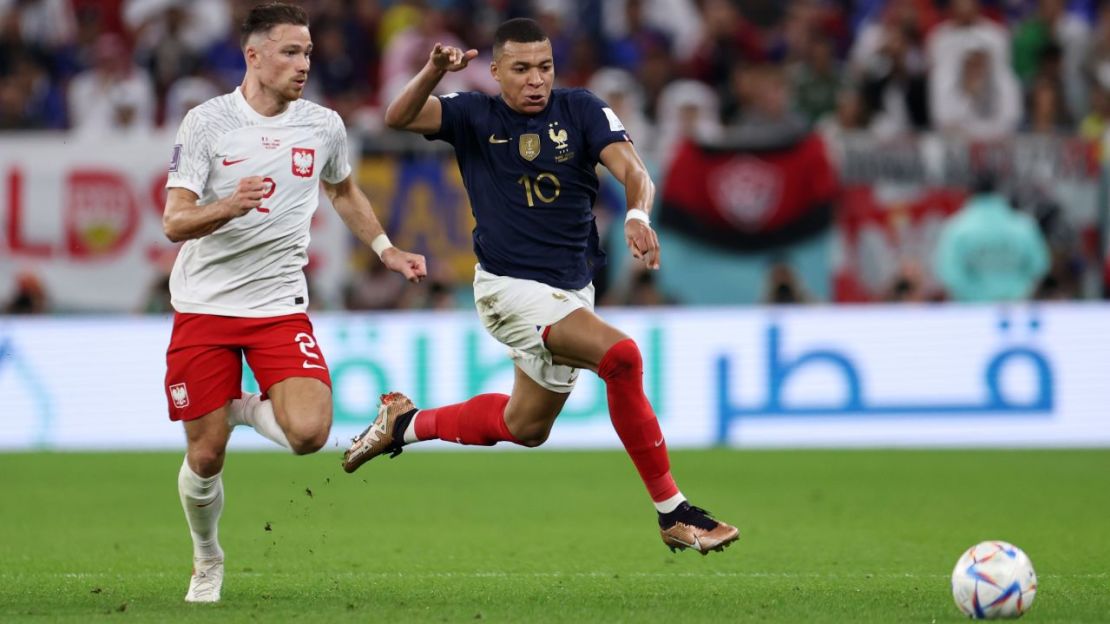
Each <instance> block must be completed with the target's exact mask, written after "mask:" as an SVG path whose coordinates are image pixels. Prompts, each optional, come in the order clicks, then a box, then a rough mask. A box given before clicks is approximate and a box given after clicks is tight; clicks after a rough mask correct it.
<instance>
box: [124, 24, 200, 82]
mask: <svg viewBox="0 0 1110 624" xmlns="http://www.w3.org/2000/svg"><path fill="white" fill-rule="evenodd" d="M156 19H158V20H160V23H159V27H158V28H157V30H158V31H159V36H158V38H157V39H156V40H154V41H149V42H147V43H146V45H144V46H141V47H139V48H137V49H136V50H135V57H136V62H137V63H138V64H139V65H140V66H141V67H143V68H145V69H146V70H147V72H148V73H149V74H150V76H151V78H152V80H153V81H154V91H155V94H156V96H157V97H158V99H159V101H164V98H165V96H166V92H167V91H168V90H169V88H170V85H171V84H172V83H173V82H174V81H175V80H177V78H178V77H179V76H183V75H187V74H190V73H192V71H193V68H194V67H196V66H197V64H198V63H199V61H200V51H201V48H197V49H193V46H192V45H191V44H190V43H188V42H187V41H186V40H185V30H186V29H187V28H188V25H189V20H190V15H189V13H188V12H187V11H186V8H185V6H183V5H180V4H176V3H169V4H167V5H166V6H165V8H164V9H163V11H162V13H161V14H160V15H158V16H157V18H156ZM147 28H151V29H153V26H147ZM141 34H142V33H140V35H141Z"/></svg>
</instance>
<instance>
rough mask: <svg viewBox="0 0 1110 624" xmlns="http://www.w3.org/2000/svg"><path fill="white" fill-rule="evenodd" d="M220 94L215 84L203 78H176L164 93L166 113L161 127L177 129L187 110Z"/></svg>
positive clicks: (194, 76) (195, 76)
mask: <svg viewBox="0 0 1110 624" xmlns="http://www.w3.org/2000/svg"><path fill="white" fill-rule="evenodd" d="M222 93H223V92H222V91H221V90H220V89H219V87H217V86H216V84H215V83H213V82H212V81H211V80H209V79H208V78H205V77H203V76H197V75H192V76H182V77H181V78H178V79H177V80H175V81H174V82H173V84H171V85H170V88H169V89H168V90H167V92H166V113H165V116H164V118H163V121H162V125H163V126H164V127H166V128H176V127H178V126H179V125H181V120H182V119H184V118H185V113H187V112H189V109H191V108H193V107H195V106H197V105H199V104H202V103H204V102H206V101H208V100H210V99H212V98H214V97H216V96H217V95H221V94H222Z"/></svg>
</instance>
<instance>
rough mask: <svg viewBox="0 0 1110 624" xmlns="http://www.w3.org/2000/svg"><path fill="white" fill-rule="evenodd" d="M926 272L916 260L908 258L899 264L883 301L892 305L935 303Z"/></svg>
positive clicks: (934, 296)
mask: <svg viewBox="0 0 1110 624" xmlns="http://www.w3.org/2000/svg"><path fill="white" fill-rule="evenodd" d="M927 284H928V280H927V278H926V275H925V270H924V269H923V268H922V266H921V265H920V264H919V263H918V262H917V261H915V260H913V259H910V258H907V259H903V260H902V261H901V262H899V263H898V270H897V271H895V273H894V277H893V279H891V280H890V283H889V285H888V286H887V287H886V289H885V291H884V293H883V301H887V302H891V303H923V302H926V301H933V300H934V299H936V295H934V294H932V293H931V292H930V289H929V287H928V285H927Z"/></svg>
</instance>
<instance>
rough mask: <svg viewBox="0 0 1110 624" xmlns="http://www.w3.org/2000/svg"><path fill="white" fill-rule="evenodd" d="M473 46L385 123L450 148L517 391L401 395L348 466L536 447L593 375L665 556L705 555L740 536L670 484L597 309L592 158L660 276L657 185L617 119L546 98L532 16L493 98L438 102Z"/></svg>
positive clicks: (621, 342)
mask: <svg viewBox="0 0 1110 624" xmlns="http://www.w3.org/2000/svg"><path fill="white" fill-rule="evenodd" d="M477 54H478V52H477V51H476V50H468V51H465V52H464V51H462V50H460V49H458V48H453V47H446V46H442V45H440V44H438V43H437V44H436V45H435V48H434V49H433V50H432V52H431V54H430V58H429V60H428V62H427V64H425V66H424V67H423V69H421V70H420V72H419V73H418V74H417V75H416V76H415V77H414V78H413V79H412V80H411V81H410V82H409V83H408V85H407V86H406V87H405V88H404V90H403V91H402V92H401V93H400V94H399V95H398V96H397V98H396V99H395V100H394V101H393V102H392V103H391V104H390V106H389V109H388V110H387V111H386V116H385V120H386V123H387V124H389V126H390V127H392V128H395V129H403V130H409V131H412V132H417V133H420V134H423V135H425V137H426V138H428V139H429V140H443V141H447V142H448V143H450V144H452V145H453V146H454V147H455V154H456V156H457V158H458V163H459V169H460V171H461V172H462V177H463V182H464V185H465V186H466V190H467V193H468V195H469V197H470V204H471V208H472V209H473V211H474V218H475V221H476V222H477V226H476V227H475V229H474V251H475V253H476V255H477V257H478V262H479V265H478V267H477V270H476V275H475V278H474V297H475V301H476V303H477V307H478V315H479V316H480V317H481V320H482V323H483V324H484V325H485V327H486V329H487V330H488V331H489V332H490V334H492V335H493V336H494V337H495V338H496V339H497V340H499V341H500V342H502V343H503V344H505V345H506V346H508V347H509V348H510V349H511V353H512V357H513V360H514V363H515V365H516V366H515V378H514V383H513V391H512V395H511V396H506V395H504V394H483V395H479V396H475V397H473V398H471V399H470V400H468V401H466V402H464V403H459V404H456V405H448V406H445V407H439V408H436V409H421V410H418V409H417V408H416V406H414V405H413V404H412V402H411V401H410V400H409V399H408V398H407V397H406V396H404V395H403V394H400V393H397V392H394V393H390V394H387V395H384V396H383V397H382V405H381V407H380V408H379V410H378V416H377V419H376V420H375V421H374V422H373V423H372V424H371V425H370V426H369V427H368V428H367V429H366V431H364V432H363V433H362V434H360V435H359V436H358V437H356V438H355V439H354V440H353V442H352V444H351V447H350V448H349V449H348V450H347V452H346V453H345V454H344V457H343V467H344V469H345V470H346V471H347V472H353V471H354V470H356V469H357V468H358V467H359V466H361V465H362V464H363V463H365V462H367V461H369V460H370V459H372V458H374V457H376V456H378V455H381V454H383V453H391V454H392V456H396V455H397V454H399V453H400V452H401V448H402V446H403V445H405V444H411V443H413V442H418V441H420V440H428V439H434V438H438V439H440V440H445V441H447V442H453V443H457V444H476V445H486V446H488V445H492V444H496V443H497V442H500V441H507V442H512V443H515V444H520V445H523V446H529V447H535V446H539V445H540V444H543V442H544V440H546V439H547V437H548V434H549V433H550V431H551V427H552V425H553V424H554V423H555V418H556V417H557V416H558V415H559V412H560V411H561V410H562V408H563V404H564V403H566V400H567V397H568V396H569V393H570V391H571V390H572V389H573V388H574V384H575V381H576V380H577V377H578V370H579V369H582V368H588V369H590V370H591V371H594V372H595V373H597V375H598V376H599V377H601V379H602V380H603V381H604V382H605V385H606V392H607V397H608V401H609V413H610V416H611V418H612V422H613V426H614V428H615V429H616V431H617V435H618V436H619V437H620V439H621V442H622V443H623V444H624V447H625V450H626V451H627V452H628V454H629V455H630V456H631V458H632V461H633V463H634V464H635V465H636V469H637V470H638V471H639V473H640V477H641V478H642V479H643V481H644V484H645V485H646V486H647V489H648V493H649V494H650V495H651V498H652V501H653V502H654V503H655V508H656V510H657V512H658V516H659V527H660V531H661V533H662V537H663V541H664V543H666V545H667V546H670V547H671V549H672V550H675V549H685V548H692V549H694V550H697V551H699V552H701V553H702V554H705V553H707V552H709V551H711V550H722V549H723V548H724V547H725V546H727V545H729V544H731V543H732V542H734V541H735V540H736V538H737V536H738V531H737V530H736V528H735V527H732V526H729V525H728V524H725V523H724V522H719V521H717V520H714V519H713V518H711V517H710V516H709V514H708V512H706V511H705V510H703V509H700V508H698V507H694V506H692V505H690V504H689V503H688V502H687V501H686V498H685V497H684V496H683V495H682V493H681V492H680V491H679V489H678V486H677V485H676V484H675V481H674V479H673V478H672V477H671V472H670V461H669V459H668V457H667V447H666V444H665V443H664V440H663V434H662V432H661V431H660V429H659V421H658V420H657V419H656V417H655V413H654V412H653V411H652V408H651V405H650V404H649V403H648V400H647V397H646V396H645V395H644V389H643V363H642V360H641V356H640V351H639V348H638V347H637V346H636V343H635V342H634V341H633V340H632V339H631V338H629V337H628V336H626V335H625V334H623V333H621V332H620V331H619V330H617V329H616V328H614V327H612V326H611V325H609V324H607V323H606V322H605V321H603V320H602V319H601V318H600V317H598V316H597V315H596V314H595V313H594V311H593V307H594V289H593V284H592V278H593V273H594V271H595V270H596V269H597V268H599V267H600V266H602V265H603V263H604V254H603V253H602V251H601V249H600V247H599V242H598V234H597V228H596V226H595V224H594V217H593V212H592V208H593V204H594V200H595V199H596V197H597V192H598V179H597V174H596V172H595V167H596V166H597V164H598V162H600V163H602V164H603V165H605V166H606V167H607V168H608V169H609V171H610V172H611V173H612V174H613V176H614V177H616V179H617V180H619V181H620V182H621V183H622V184H623V185H624V187H625V190H626V194H627V198H628V212H627V217H626V219H625V224H624V231H625V238H626V241H627V243H628V247H629V249H630V250H631V252H632V255H633V256H634V257H635V258H637V259H640V260H642V261H643V262H645V263H646V264H647V265H648V266H649V267H651V268H653V269H657V268H658V267H659V239H658V237H657V236H656V234H655V231H654V230H652V228H651V226H650V225H649V221H648V211H649V210H650V208H651V205H652V200H653V196H654V194H655V187H654V185H653V184H652V182H651V179H650V178H649V177H648V174H647V171H646V170H645V168H644V164H643V162H642V161H641V160H640V157H639V155H638V154H637V153H636V149H635V148H634V147H633V146H632V142H631V141H630V139H629V137H628V134H627V133H626V132H625V129H624V126H623V125H622V124H621V121H620V119H618V118H617V116H616V114H614V113H613V110H612V109H610V108H609V107H608V106H606V104H605V103H604V102H602V101H601V100H600V99H598V98H597V97H596V96H594V95H593V94H592V93H590V92H589V91H586V90H584V89H552V83H553V81H554V78H555V74H554V63H553V59H552V53H551V42H550V41H549V40H548V38H547V35H546V34H545V33H544V32H543V30H542V29H541V28H540V27H539V25H538V24H536V22H534V21H532V20H529V19H512V20H509V21H507V22H505V23H503V24H501V26H500V27H499V28H498V29H497V33H496V35H495V42H494V47H493V62H492V63H491V64H490V71H491V72H492V74H493V77H494V78H495V79H496V80H497V81H498V82H499V83H500V85H501V94H500V96H498V97H491V96H488V95H485V94H482V93H452V94H449V95H444V96H438V97H437V96H433V95H431V93H432V90H433V89H434V88H435V87H436V85H437V84H438V83H439V81H440V79H442V78H443V76H444V75H445V74H446V73H447V72H449V71H459V70H461V69H463V68H464V67H466V66H467V64H468V63H469V62H470V61H471V60H473V59H474V57H476V56H477Z"/></svg>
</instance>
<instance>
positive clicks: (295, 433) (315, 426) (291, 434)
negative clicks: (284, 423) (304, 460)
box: [285, 418, 331, 455]
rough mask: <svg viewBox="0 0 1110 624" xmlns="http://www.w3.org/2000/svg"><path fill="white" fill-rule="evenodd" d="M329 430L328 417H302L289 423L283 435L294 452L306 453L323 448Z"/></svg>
mask: <svg viewBox="0 0 1110 624" xmlns="http://www.w3.org/2000/svg"><path fill="white" fill-rule="evenodd" d="M330 430H331V419H330V418H326V419H325V418H304V419H301V420H299V421H297V424H294V425H291V426H290V427H289V430H287V431H286V432H285V437H286V439H288V440H289V446H290V447H291V448H292V450H293V452H294V453H296V454H297V455H308V454H310V453H315V452H316V451H318V450H320V449H322V448H324V445H325V444H327V442H328V433H329V432H330Z"/></svg>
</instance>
